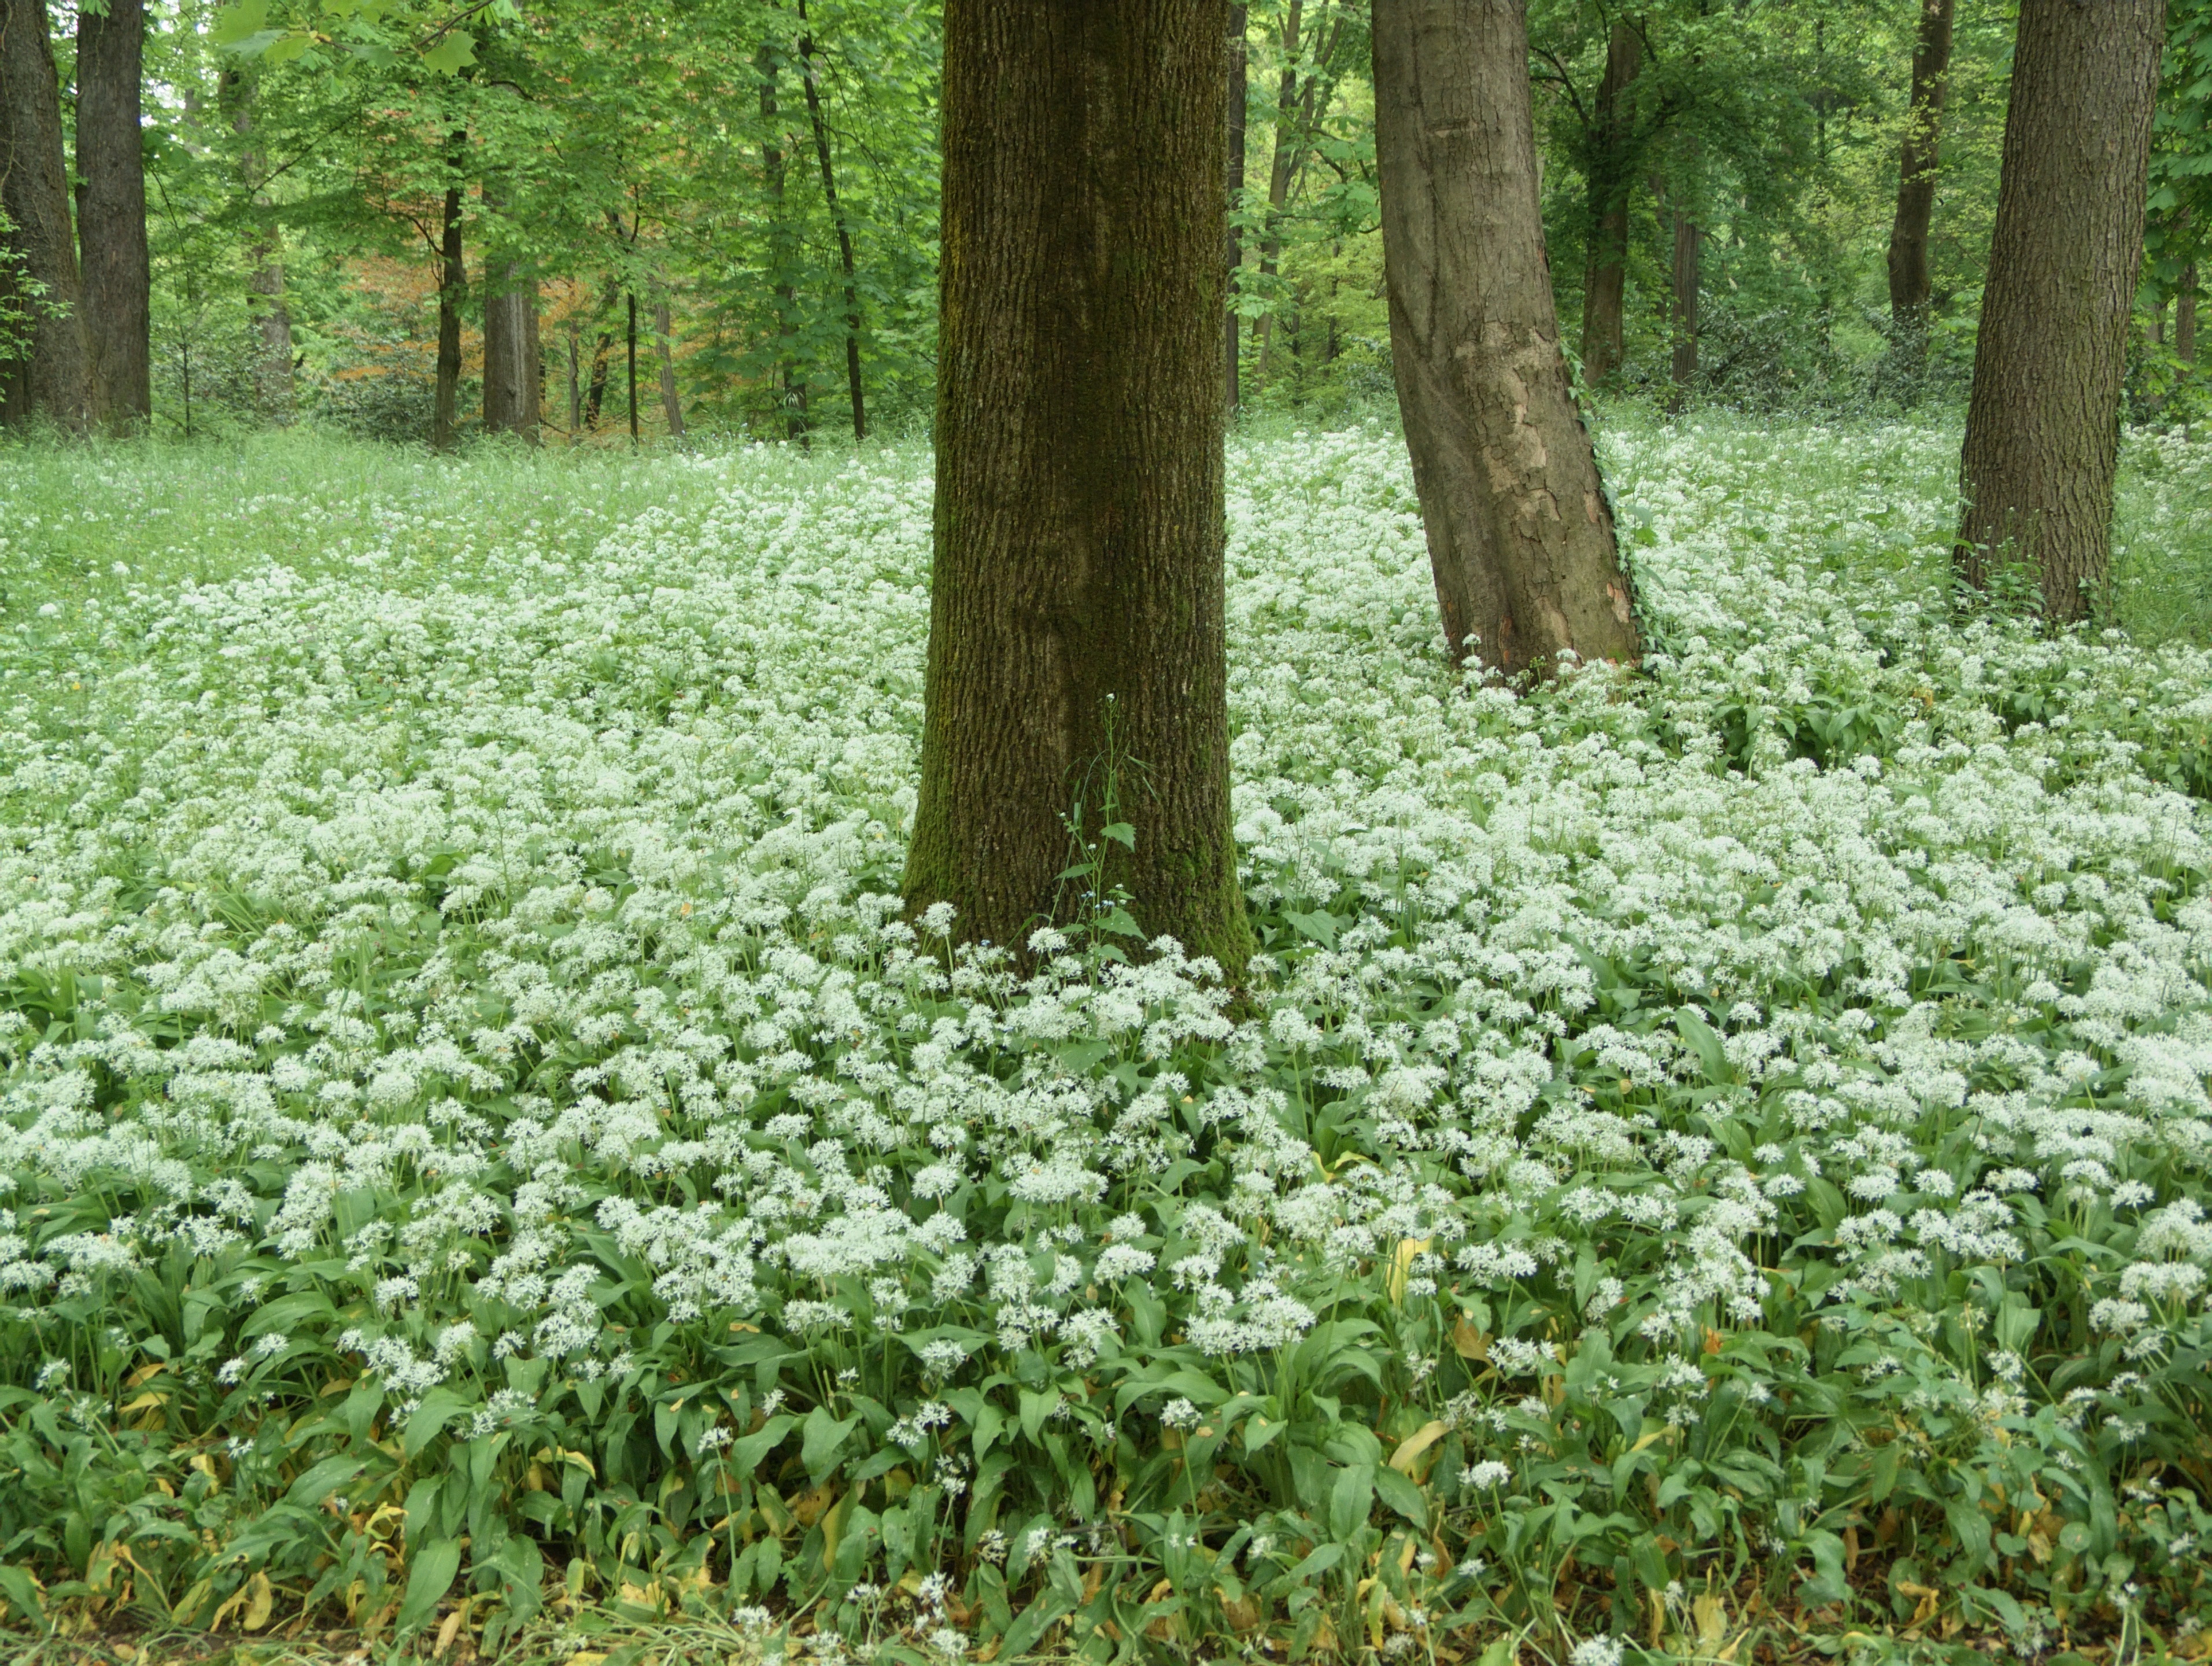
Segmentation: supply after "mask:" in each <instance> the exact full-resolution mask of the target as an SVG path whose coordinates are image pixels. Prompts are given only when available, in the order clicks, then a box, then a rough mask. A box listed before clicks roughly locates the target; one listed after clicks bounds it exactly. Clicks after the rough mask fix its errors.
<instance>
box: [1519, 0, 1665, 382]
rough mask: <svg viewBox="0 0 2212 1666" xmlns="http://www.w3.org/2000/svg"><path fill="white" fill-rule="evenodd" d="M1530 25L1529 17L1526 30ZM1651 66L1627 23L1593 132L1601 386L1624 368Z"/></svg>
mask: <svg viewBox="0 0 2212 1666" xmlns="http://www.w3.org/2000/svg"><path fill="white" fill-rule="evenodd" d="M1526 27H1527V21H1526V14H1525V13H1524V14H1523V18H1522V28H1523V30H1524V31H1525V30H1526ZM1643 67H1644V40H1643V37H1642V36H1640V35H1639V34H1638V33H1637V32H1636V31H1635V29H1634V28H1633V27H1631V26H1630V25H1629V24H1628V23H1627V22H1626V21H1625V20H1624V21H1620V22H1618V23H1615V24H1614V25H1613V33H1612V35H1611V37H1610V38H1609V39H1608V40H1607V42H1606V49H1605V79H1604V80H1602V81H1601V82H1599V83H1598V89H1597V107H1596V112H1595V119H1594V120H1593V121H1592V124H1591V128H1590V132H1589V147H1590V155H1589V172H1588V175H1587V178H1588V180H1589V248H1588V251H1587V258H1585V259H1584V261H1583V380H1584V381H1586V382H1587V383H1589V386H1592V387H1599V386H1603V385H1604V384H1605V383H1606V382H1607V381H1610V380H1612V379H1613V372H1614V371H1616V370H1618V369H1620V361H1621V357H1622V355H1623V353H1624V351H1625V344H1626V337H1625V334H1624V331H1623V327H1622V309H1623V306H1624V303H1625V301H1626V295H1627V289H1628V188H1629V181H1630V177H1631V175H1632V173H1633V172H1634V170H1635V164H1636V158H1635V156H1634V155H1632V150H1633V147H1632V144H1631V143H1630V141H1631V139H1632V137H1633V133H1634V130H1635V125H1636V124H1635V115H1634V112H1632V110H1631V109H1630V108H1629V107H1628V94H1629V88H1630V87H1631V86H1632V85H1633V84H1634V82H1635V80H1636V77H1637V75H1638V72H1639V71H1641V70H1642V69H1643Z"/></svg>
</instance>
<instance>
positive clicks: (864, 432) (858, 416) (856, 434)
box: [799, 0, 868, 441]
mask: <svg viewBox="0 0 2212 1666" xmlns="http://www.w3.org/2000/svg"><path fill="white" fill-rule="evenodd" d="M799 28H800V29H801V30H802V31H806V0H799ZM799 68H800V70H801V72H802V73H801V76H800V81H801V83H802V85H803V86H804V87H805V92H806V119H807V120H808V121H809V122H810V123H811V124H812V125H813V128H814V155H815V158H816V160H817V161H819V162H820V163H821V165H822V200H823V202H824V203H825V204H828V206H829V220H830V223H831V224H832V225H834V226H835V227H836V228H837V254H838V258H840V259H841V260H842V262H843V263H844V267H845V380H846V384H847V386H848V388H849V389H850V390H851V392H852V396H853V438H854V440H856V441H857V440H865V439H866V438H867V437H868V412H867V407H866V404H865V403H864V402H863V401H862V399H861V398H860V279H859V277H858V274H857V273H856V271H854V264H853V228H851V227H850V226H849V225H848V224H847V223H846V222H845V210H843V209H842V207H840V206H839V205H838V202H837V176H836V173H834V172H832V171H831V169H830V166H829V124H828V123H827V122H826V121H824V120H823V115H822V89H821V88H820V86H819V85H818V84H817V82H816V80H815V78H814V37H813V34H812V33H811V32H804V33H801V34H800V35H799Z"/></svg>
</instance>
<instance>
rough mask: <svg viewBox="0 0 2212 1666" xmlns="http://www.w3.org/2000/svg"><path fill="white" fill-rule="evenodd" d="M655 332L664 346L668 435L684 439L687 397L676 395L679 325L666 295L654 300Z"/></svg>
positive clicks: (664, 413)
mask: <svg viewBox="0 0 2212 1666" xmlns="http://www.w3.org/2000/svg"><path fill="white" fill-rule="evenodd" d="M653 340H654V342H655V343H656V344H658V346H659V350H660V414H661V415H662V416H663V417H665V418H666V419H667V421H668V437H669V438H670V439H671V440H681V439H682V438H683V437H684V401H683V400H681V399H679V398H677V396H676V325H675V322H674V320H673V319H671V318H670V316H669V312H668V301H667V297H665V296H663V297H662V298H661V299H660V300H659V301H654V302H653Z"/></svg>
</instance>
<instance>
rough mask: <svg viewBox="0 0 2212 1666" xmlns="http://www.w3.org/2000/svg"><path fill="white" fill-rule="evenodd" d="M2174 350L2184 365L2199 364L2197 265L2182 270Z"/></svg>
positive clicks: (2175, 309)
mask: <svg viewBox="0 0 2212 1666" xmlns="http://www.w3.org/2000/svg"><path fill="white" fill-rule="evenodd" d="M2173 350H2174V353H2175V354H2176V356H2179V359H2180V360H2181V362H2182V363H2184V364H2187V365H2193V364H2195V363H2196V362H2197V263H2196V262H2195V261H2194V260H2192V261H2191V262H2190V263H2189V264H2187V265H2186V266H2184V267H2183V268H2182V269H2181V293H2180V294H2179V295H2176V296H2174V298H2173Z"/></svg>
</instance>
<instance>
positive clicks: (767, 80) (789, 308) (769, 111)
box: [758, 46, 807, 446]
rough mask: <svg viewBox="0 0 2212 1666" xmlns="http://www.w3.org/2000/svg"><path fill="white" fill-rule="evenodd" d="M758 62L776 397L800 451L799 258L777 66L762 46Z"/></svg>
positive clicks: (803, 435)
mask: <svg viewBox="0 0 2212 1666" xmlns="http://www.w3.org/2000/svg"><path fill="white" fill-rule="evenodd" d="M758 61H759V67H760V76H761V89H760V107H761V177H762V179H763V182H764V183H765V184H766V185H767V187H768V202H769V222H768V249H769V268H770V271H769V277H770V278H771V279H772V281H773V283H774V286H775V335H776V362H775V378H776V386H777V397H778V399H779V402H780V403H781V405H782V407H783V420H784V425H785V431H786V432H787V434H788V435H790V437H791V438H793V440H796V441H799V444H800V445H802V446H803V445H805V444H806V442H807V440H806V372H805V368H804V367H803V366H801V365H800V363H799V348H798V337H799V298H798V297H799V292H798V290H797V289H796V288H795V287H794V286H793V283H792V274H793V269H794V268H795V267H796V265H797V264H798V255H797V251H796V249H795V248H794V247H793V237H792V234H791V221H790V218H789V216H788V212H787V208H786V205H785V201H784V173H783V147H782V146H781V144H779V143H776V139H777V134H778V129H777V126H776V115H777V108H776V64H775V56H774V54H773V53H772V52H770V51H769V48H768V47H766V46H763V47H762V48H761V50H760V57H759V60H758Z"/></svg>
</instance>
